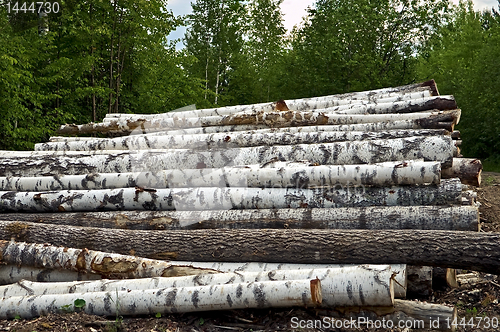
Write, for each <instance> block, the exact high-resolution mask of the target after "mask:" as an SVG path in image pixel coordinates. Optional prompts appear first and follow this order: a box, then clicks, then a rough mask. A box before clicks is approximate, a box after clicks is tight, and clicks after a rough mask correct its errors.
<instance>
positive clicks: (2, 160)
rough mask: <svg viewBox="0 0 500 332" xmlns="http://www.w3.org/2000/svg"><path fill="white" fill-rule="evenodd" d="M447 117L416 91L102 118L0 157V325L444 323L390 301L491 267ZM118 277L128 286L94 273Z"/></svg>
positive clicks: (449, 112)
mask: <svg viewBox="0 0 500 332" xmlns="http://www.w3.org/2000/svg"><path fill="white" fill-rule="evenodd" d="M459 120H460V110H459V109H458V108H457V105H456V102H455V100H454V98H453V96H440V95H439V93H438V90H437V87H436V84H435V82H434V81H429V82H425V83H420V84H412V85H407V86H402V87H396V88H386V89H379V90H373V91H366V92H358V93H348V94H343V95H333V96H325V97H318V98H308V99H297V100H286V101H284V100H281V101H278V102H276V103H263V104H255V105H247V106H231V107H222V108H215V109H204V110H192V111H183V112H171V113H165V114H154V115H137V114H108V115H107V116H106V118H105V119H104V120H103V122H101V123H89V124H83V125H63V126H61V128H60V130H59V135H62V136H57V137H52V138H51V139H50V141H49V142H47V143H40V144H36V146H35V151H31V152H19V151H17V152H12V151H0V209H1V211H3V213H2V214H1V215H0V217H1V220H0V240H3V241H0V250H1V251H2V252H1V256H0V257H1V258H2V261H3V263H4V265H3V266H2V267H1V268H0V281H1V282H2V283H3V284H6V285H5V286H2V287H0V290H1V292H2V294H3V300H1V302H0V306H1V307H3V308H8V309H5V310H0V316H1V317H14V316H16V315H20V316H22V317H32V316H37V315H41V314H45V313H47V312H53V311H57V310H59V309H60V308H61V307H64V306H65V305H68V304H73V302H74V301H75V300H77V299H82V300H84V303H87V304H90V303H91V304H92V305H91V306H89V305H86V306H84V308H83V309H84V310H85V311H87V312H89V313H94V314H99V315H118V314H121V315H125V314H151V313H153V314H154V313H156V312H187V311H203V310H221V309H237V308H248V307H256V308H267V307H287V306H306V307H313V308H317V310H326V311H328V312H329V314H330V315H332V317H345V318H349V317H351V318H352V317H354V316H356V315H365V316H366V317H379V318H380V317H387V319H389V318H390V319H392V320H393V321H396V320H397V317H402V316H405V315H406V317H410V318H411V317H413V319H415V320H418V319H420V318H421V317H422V316H421V315H422V313H423V314H424V315H426V316H427V317H439V318H440V319H441V322H443V321H445V319H454V318H455V317H456V311H455V310H453V309H450V308H447V307H443V306H431V305H423V304H421V303H418V302H415V301H408V300H400V299H396V300H395V298H405V297H407V296H408V297H410V295H411V296H412V297H418V296H421V297H425V296H429V295H430V293H431V292H432V280H433V268H431V267H430V266H435V267H441V270H439V271H440V272H439V273H436V274H435V275H434V280H438V279H436V278H438V276H439V275H443V277H442V278H443V280H444V281H443V282H444V283H447V284H449V285H454V284H456V280H454V278H453V276H454V275H455V274H454V270H453V269H455V268H466V269H472V270H476V271H488V272H490V273H497V272H500V259H499V257H498V252H500V251H499V250H498V249H499V248H498V247H499V246H500V245H499V244H498V243H499V242H498V240H497V239H496V238H491V236H488V235H485V234H479V233H477V232H478V231H479V212H478V206H477V205H478V203H477V202H476V200H475V197H476V196H475V192H474V190H473V188H472V187H473V186H479V185H480V182H481V169H482V166H481V162H480V161H479V160H477V159H466V158H463V157H462V156H461V154H460V148H459V146H460V144H461V140H460V133H459V132H457V131H455V130H454V127H455V125H456V124H458V122H459ZM89 134H92V135H94V137H85V135H89ZM96 136H97V137H96ZM8 241H10V242H8ZM477 243H485V247H487V248H481V250H479V249H477V248H476V250H473V249H472V248H473V246H474V244H477ZM486 256H487V257H486ZM252 262H255V263H252ZM339 264H347V265H339ZM352 264H358V265H352ZM373 264H378V265H373ZM387 264H392V265H387ZM406 264H408V266H407V265H406ZM252 266H253V267H252ZM61 270H63V271H64V273H60V271H61ZM436 271H437V270H436ZM129 278H142V279H140V280H135V281H128V280H121V281H116V280H113V281H111V280H108V279H129ZM21 279H24V280H21ZM92 279H97V280H94V281H92ZM35 281H51V282H55V281H57V283H56V284H52V283H49V284H47V283H39V282H35ZM221 285H225V286H224V287H222V286H221ZM214 292H216V293H217V294H218V295H217V296H215V297H214V296H211V295H210V294H213V293H214ZM138 299H141V300H140V301H139V300H138ZM35 300H36V301H35ZM117 302H120V306H119V308H118V306H116V305H115V304H116V303H117ZM139 302H140V303H139ZM47 303H50V305H47ZM354 307H356V308H357V309H354ZM127 308H128V309H127ZM35 309H36V310H35ZM118 311H119V312H118ZM353 315H354V316H353ZM391 317H392V318H391ZM427 323H429V322H428V320H427ZM431 327H432V326H431ZM434 327H435V326H434ZM439 328H440V329H448V327H447V326H444V325H443V324H441V325H440V326H439ZM449 328H452V326H450V327H449Z"/></svg>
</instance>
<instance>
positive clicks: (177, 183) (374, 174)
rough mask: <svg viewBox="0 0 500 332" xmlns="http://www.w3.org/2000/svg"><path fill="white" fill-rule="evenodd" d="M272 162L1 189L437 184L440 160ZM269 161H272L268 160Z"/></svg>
mask: <svg viewBox="0 0 500 332" xmlns="http://www.w3.org/2000/svg"><path fill="white" fill-rule="evenodd" d="M284 164H285V165H283V166H280V165H279V162H278V163H277V164H271V166H272V167H271V168H267V167H266V168H260V165H253V166H244V167H224V168H215V169H214V168H204V169H184V170H180V169H177V170H165V171H159V172H134V173H101V174H98V173H92V174H86V175H60V176H35V177H0V190H4V191H54V190H92V189H116V188H128V187H132V188H134V187H142V188H157V189H162V188H191V187H257V188H292V187H295V188H312V187H321V186H332V187H334V186H336V185H351V186H352V185H370V186H390V185H415V184H426V183H428V184H438V183H439V182H440V180H441V165H440V163H438V162H424V161H421V162H419V161H401V162H387V163H380V164H373V165H343V166H308V165H307V164H305V165H304V164H302V165H303V166H302V165H300V164H298V165H295V164H291V165H290V164H289V163H284ZM266 166H267V165H266Z"/></svg>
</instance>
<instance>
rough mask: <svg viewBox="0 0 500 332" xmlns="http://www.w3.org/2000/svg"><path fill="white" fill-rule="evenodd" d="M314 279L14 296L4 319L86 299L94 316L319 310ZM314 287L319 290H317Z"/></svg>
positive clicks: (5, 301)
mask: <svg viewBox="0 0 500 332" xmlns="http://www.w3.org/2000/svg"><path fill="white" fill-rule="evenodd" d="M313 281H314V280H293V281H267V282H255V283H250V284H229V285H215V286H199V287H174V288H163V289H148V290H139V291H130V292H128V291H121V292H93V293H73V294H56V295H52V294H49V295H41V296H36V295H34V296H23V297H10V298H6V299H1V300H0V305H1V307H2V309H3V310H1V311H0V318H2V319H12V318H14V317H15V316H20V317H22V318H34V317H37V316H41V315H46V314H48V313H54V312H55V313H62V312H64V311H63V309H62V308H65V307H66V306H67V305H69V306H70V308H71V309H73V303H74V301H75V300H76V299H83V300H85V302H86V305H85V306H84V307H83V308H82V310H83V311H84V312H86V313H87V314H91V315H100V316H119V315H149V314H155V313H158V312H159V313H178V312H194V311H207V310H232V309H247V308H273V307H290V306H302V307H304V306H305V307H316V306H317V305H319V304H320V303H321V298H320V299H315V297H313V295H312V293H318V294H319V295H321V286H320V283H319V282H317V283H313ZM313 285H314V286H313Z"/></svg>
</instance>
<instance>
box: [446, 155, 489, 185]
mask: <svg viewBox="0 0 500 332" xmlns="http://www.w3.org/2000/svg"><path fill="white" fill-rule="evenodd" d="M482 170H483V165H482V163H481V160H479V159H469V158H453V163H452V166H451V167H450V168H449V169H447V170H443V172H442V175H443V177H445V178H451V177H454V178H459V179H460V180H461V181H462V183H463V184H467V185H471V186H476V187H479V186H480V185H481V172H482Z"/></svg>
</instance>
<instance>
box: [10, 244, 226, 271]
mask: <svg viewBox="0 0 500 332" xmlns="http://www.w3.org/2000/svg"><path fill="white" fill-rule="evenodd" d="M0 255H1V261H2V263H4V264H5V263H7V264H13V265H18V266H29V267H35V268H43V269H64V270H68V271H73V272H78V273H93V274H98V275H100V276H101V277H103V278H112V279H122V278H152V277H165V276H170V275H171V273H172V270H174V269H175V268H172V265H171V264H169V263H168V262H165V261H160V260H151V259H144V258H139V257H134V256H128V255H119V254H112V253H106V252H101V251H94V250H87V249H73V248H67V247H56V246H51V245H47V244H36V243H24V242H21V243H16V242H8V241H1V240H0ZM195 271H196V272H201V271H202V272H203V273H216V272H217V271H213V270H212V271H211V270H195Z"/></svg>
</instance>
